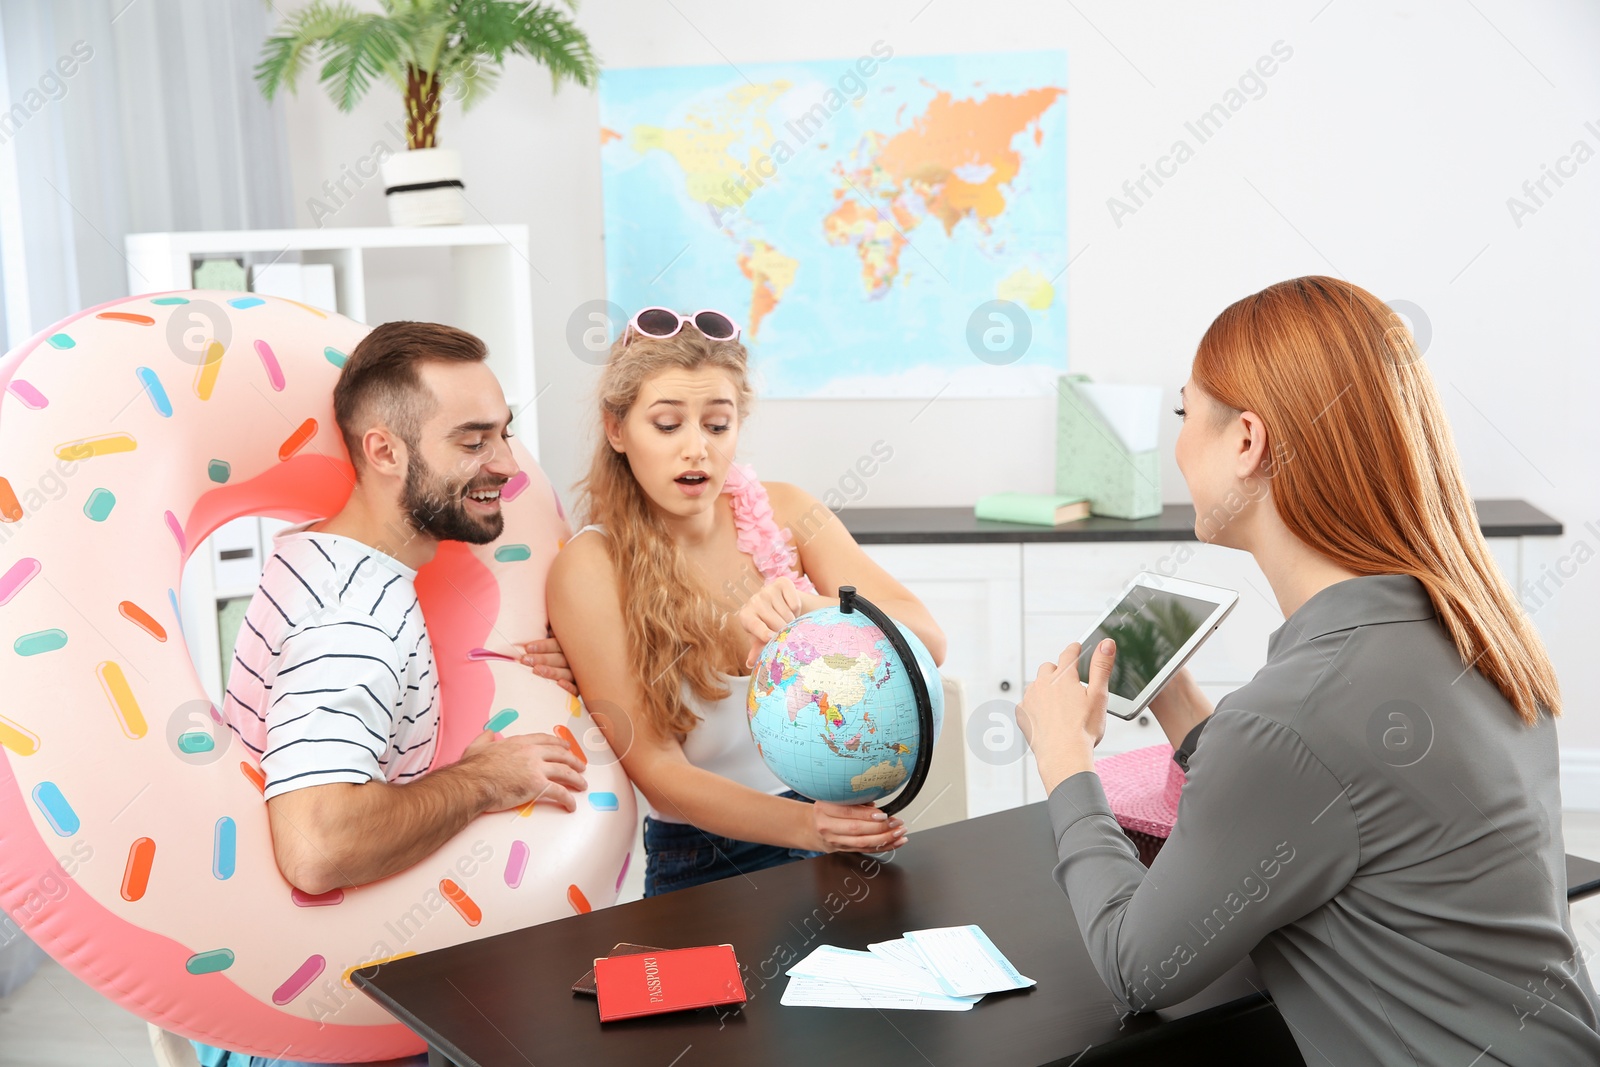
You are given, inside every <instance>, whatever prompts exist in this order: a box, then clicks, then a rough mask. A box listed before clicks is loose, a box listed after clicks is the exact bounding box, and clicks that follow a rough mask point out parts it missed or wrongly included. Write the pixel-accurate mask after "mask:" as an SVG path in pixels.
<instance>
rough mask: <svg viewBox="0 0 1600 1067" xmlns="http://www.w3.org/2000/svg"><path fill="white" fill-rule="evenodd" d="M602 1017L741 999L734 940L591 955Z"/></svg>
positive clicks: (633, 1015) (608, 1019)
mask: <svg viewBox="0 0 1600 1067" xmlns="http://www.w3.org/2000/svg"><path fill="white" fill-rule="evenodd" d="M594 982H595V988H596V991H597V992H598V994H599V999H600V1021H601V1022H603V1023H606V1022H611V1021H612V1020H614V1019H633V1018H637V1017H639V1016H641V1015H658V1014H660V1013H662V1012H667V1011H687V1010H689V1009H691V1008H712V1007H721V1006H724V1005H729V1004H743V1003H744V1002H745V994H744V980H743V979H742V978H741V977H740V976H739V961H738V960H737V959H736V958H735V957H734V955H733V946H732V945H705V946H702V947H700V948H674V949H667V950H666V951H664V952H640V953H637V954H635V955H631V956H606V957H603V958H601V959H597V960H595V961H594Z"/></svg>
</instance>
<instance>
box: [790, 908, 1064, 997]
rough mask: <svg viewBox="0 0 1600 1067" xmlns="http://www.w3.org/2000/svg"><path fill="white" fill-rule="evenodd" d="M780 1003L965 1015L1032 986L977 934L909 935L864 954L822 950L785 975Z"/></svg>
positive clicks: (973, 930) (960, 929)
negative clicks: (991, 998)
mask: <svg viewBox="0 0 1600 1067" xmlns="http://www.w3.org/2000/svg"><path fill="white" fill-rule="evenodd" d="M787 973H788V975H789V985H788V987H787V988H785V989H784V991H783V1003H784V1004H788V1005H798V1006H807V1007H816V1008H910V1009H918V1010H923V1011H966V1010H967V1009H969V1008H971V1007H972V1006H973V1005H974V1004H976V1003H977V1002H978V1001H980V1000H982V999H983V995H984V994H985V993H998V992H1000V991H1002V990H1006V989H1025V988H1027V987H1028V986H1031V985H1033V984H1034V981H1033V979H1032V978H1027V977H1024V976H1023V975H1021V974H1019V973H1018V972H1017V969H1016V968H1015V967H1013V966H1012V965H1011V961H1010V960H1008V959H1006V958H1005V955H1004V954H1003V953H1001V951H1000V950H999V949H998V948H995V946H994V942H992V941H990V940H989V937H988V935H987V934H985V933H984V932H983V931H982V930H980V929H979V928H978V927H976V926H945V927H940V928H938V929H933V930H912V931H910V932H909V933H907V934H906V935H905V936H904V937H899V938H896V939H895V940H893V941H880V942H879V943H878V944H875V945H868V946H867V951H865V952H862V951H859V950H856V949H848V948H836V947H834V946H832V945H819V946H818V947H817V948H816V949H815V950H813V951H812V953H811V954H810V955H809V956H807V957H806V958H805V959H803V960H801V961H800V962H799V963H796V964H795V965H794V966H793V967H791V968H789V970H788V972H787Z"/></svg>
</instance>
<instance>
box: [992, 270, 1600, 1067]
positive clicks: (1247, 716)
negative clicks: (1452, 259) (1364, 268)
mask: <svg viewBox="0 0 1600 1067" xmlns="http://www.w3.org/2000/svg"><path fill="white" fill-rule="evenodd" d="M1178 414H1179V415H1180V416H1182V417H1183V420H1184V422H1183V429H1182V431H1181V432H1180V433H1179V435H1178V444H1177V460H1178V466H1179V468H1180V469H1181V470H1182V472H1183V476H1184V479H1185V480H1186V481H1187V482H1188V484H1189V491H1190V494H1191V495H1192V496H1193V498H1194V502H1195V510H1196V514H1197V520H1196V527H1195V533H1196V536H1198V537H1199V538H1200V539H1201V540H1202V541H1208V542H1210V543H1213V544H1220V545H1226V546H1229V547H1231V548H1237V549H1240V550H1242V551H1246V552H1249V553H1251V554H1252V555H1253V556H1254V557H1255V560H1256V562H1257V563H1258V564H1260V566H1261V570H1262V573H1263V574H1265V575H1266V578H1267V581H1268V582H1269V583H1270V584H1271V586H1272V592H1273V594H1274V595H1275V596H1276V598H1277V601H1278V605H1279V606H1280V607H1281V608H1282V610H1283V614H1284V617H1285V621H1284V624H1283V626H1282V627H1281V628H1279V629H1278V630H1277V631H1276V632H1274V633H1273V635H1272V638H1271V640H1270V641H1269V643H1268V646H1267V663H1266V666H1264V667H1263V668H1262V669H1261V670H1260V671H1259V672H1258V673H1257V674H1256V676H1255V678H1254V679H1252V680H1251V681H1250V682H1249V683H1248V684H1247V685H1245V686H1244V687H1243V688H1242V689H1239V690H1237V691H1236V692H1234V693H1231V694H1229V695H1228V696H1226V697H1224V698H1223V699H1222V700H1221V702H1220V703H1219V704H1218V705H1217V706H1216V708H1215V709H1213V708H1212V707H1211V706H1210V705H1209V703H1208V702H1207V701H1206V699H1205V697H1203V696H1202V695H1201V694H1200V691H1199V689H1198V688H1197V687H1196V686H1195V685H1194V684H1193V682H1192V680H1190V679H1188V678H1187V677H1182V676H1180V679H1179V681H1178V683H1177V684H1176V685H1174V686H1172V687H1170V688H1169V690H1168V691H1167V692H1165V693H1163V694H1162V695H1161V696H1160V697H1159V698H1158V699H1157V703H1156V705H1155V707H1154V711H1155V715H1156V718H1157V719H1158V720H1159V721H1160V723H1161V725H1162V727H1163V729H1164V730H1165V731H1166V734H1167V736H1168V738H1169V739H1170V740H1171V741H1172V745H1173V748H1174V749H1175V750H1176V755H1175V758H1176V759H1177V760H1178V762H1179V763H1180V765H1186V768H1187V772H1188V781H1187V782H1186V784H1185V786H1184V789H1183V794H1182V800H1181V803H1180V806H1179V809H1178V818H1177V822H1176V824H1175V825H1174V827H1173V832H1172V836H1171V837H1170V838H1169V839H1168V840H1167V843H1166V844H1165V845H1164V846H1163V847H1162V849H1161V851H1160V853H1159V854H1158V855H1157V856H1156V858H1155V861H1154V863H1153V864H1152V865H1151V866H1150V869H1149V870H1148V871H1146V870H1145V868H1144V867H1143V866H1142V865H1141V864H1140V863H1139V861H1138V859H1137V858H1136V856H1135V852H1134V848H1133V845H1132V844H1131V843H1130V842H1129V841H1128V839H1127V838H1126V837H1125V836H1124V835H1123V834H1122V833H1121V832H1120V831H1119V830H1118V828H1117V824H1116V822H1115V820H1114V819H1113V818H1112V817H1111V812H1110V809H1109V808H1108V807H1107V806H1106V799H1105V794H1104V791H1103V790H1102V788H1101V785H1100V780H1099V778H1098V777H1097V776H1096V775H1095V772H1094V770H1093V768H1092V765H1091V753H1092V750H1093V748H1094V746H1095V744H1096V743H1097V742H1098V741H1099V739H1100V737H1101V735H1102V734H1103V732H1104V730H1105V705H1106V682H1107V679H1108V678H1109V676H1110V671H1111V665H1112V662H1113V661H1114V659H1115V655H1116V651H1115V648H1114V647H1111V645H1112V643H1111V642H1110V641H1104V642H1101V645H1102V646H1105V647H1099V648H1096V649H1089V650H1080V649H1079V648H1078V646H1077V645H1069V646H1068V647H1067V649H1066V651H1065V652H1064V653H1063V654H1062V656H1061V659H1060V660H1059V661H1058V662H1057V663H1047V664H1045V665H1044V666H1042V667H1040V668H1039V673H1038V678H1037V679H1036V680H1035V681H1034V682H1033V683H1032V684H1031V685H1029V686H1028V689H1027V692H1026V693H1025V694H1024V696H1023V710H1022V711H1021V712H1020V713H1019V716H1018V719H1019V722H1020V723H1021V725H1022V726H1023V729H1024V732H1025V733H1026V734H1027V736H1028V739H1029V743H1030V744H1031V745H1032V746H1033V749H1034V752H1035V753H1036V754H1037V756H1038V761H1039V774H1040V777H1041V778H1042V779H1043V780H1044V786H1045V788H1046V790H1047V791H1048V792H1049V797H1050V800H1049V808H1050V817H1051V820H1052V822H1053V823H1054V824H1055V832H1056V837H1057V840H1058V842H1059V856H1060V864H1059V866H1057V868H1056V879H1057V881H1059V882H1060V883H1061V887H1062V889H1063V890H1064V891H1065V892H1066V894H1067V897H1068V898H1069V899H1070V901H1071V903H1072V909H1073V912H1074V913H1075V914H1076V915H1077V918H1078V925H1079V927H1080V929H1081V930H1082V933H1083V936H1084V939H1085V941H1086V942H1087V943H1088V945H1089V950H1090V955H1091V957H1092V958H1093V959H1094V961H1095V966H1096V967H1097V968H1098V970H1099V972H1100V975H1101V977H1102V978H1104V979H1105V981H1106V984H1107V986H1109V987H1110V989H1111V991H1112V993H1113V994H1114V995H1115V997H1116V998H1117V1000H1118V1001H1119V1002H1120V1003H1121V1004H1122V1005H1123V1006H1124V1007H1126V1008H1127V1009H1129V1010H1132V1011H1148V1010H1154V1009H1157V1008H1161V1007H1164V1006H1166V1005H1169V1004H1173V1003H1176V1002H1178V1001H1181V1000H1183V999H1184V998H1186V997H1188V996H1190V995H1191V994H1193V993H1195V992H1198V991H1199V990H1200V989H1201V988H1203V987H1204V986H1205V985H1206V984H1207V983H1209V982H1211V981H1212V980H1213V979H1214V978H1216V977H1217V976H1218V975H1219V974H1221V973H1222V972H1223V971H1225V970H1227V969H1228V968H1229V967H1231V966H1233V965H1234V964H1235V963H1236V962H1238V961H1239V960H1240V959H1241V958H1243V957H1244V956H1245V955H1247V954H1248V955H1249V956H1250V958H1251V959H1252V960H1253V961H1254V962H1255V965H1256V968H1257V969H1258V970H1259V971H1260V973H1261V977H1262V979H1263V980H1264V982H1265V984H1266V986H1267V989H1268V991H1270V992H1271V994H1272V997H1273V1000H1274V1001H1275V1002H1276V1004H1277V1006H1278V1009H1279V1011H1281V1012H1282V1013H1283V1017H1284V1019H1285V1020H1286V1021H1287V1022H1288V1023H1289V1028H1290V1030H1291V1031H1292V1032H1293V1034H1294V1037H1295V1040H1296V1042H1297V1043H1298V1044H1299V1046H1300V1051H1301V1053H1302V1055H1303V1057H1304V1059H1305V1061H1306V1062H1307V1063H1318V1064H1320V1063H1333V1064H1357V1063H1359V1064H1366V1063H1385V1064H1389V1063H1405V1064H1441V1065H1443V1064H1450V1065H1454V1067H1464V1065H1466V1064H1472V1063H1476V1064H1488V1063H1498V1064H1529V1065H1548V1064H1557V1063H1560V1064H1569V1063H1570V1064H1578V1063H1588V1064H1592V1063H1600V1034H1597V1033H1596V1003H1595V990H1594V986H1593V984H1592V983H1591V981H1590V978H1589V973H1588V970H1587V968H1586V967H1585V965H1584V960H1583V957H1582V955H1581V953H1580V948H1579V945H1578V941H1577V939H1576V937H1575V936H1574V935H1573V930H1572V923H1571V920H1570V918H1569V915H1568V911H1567V902H1566V896H1565V889H1566V871H1565V863H1564V850H1563V847H1562V840H1561V794H1560V786H1559V778H1558V773H1557V750H1556V728H1555V721H1554V719H1555V716H1556V715H1558V714H1560V712H1561V694H1560V691H1559V689H1558V687H1557V684H1556V676H1555V671H1554V670H1553V669H1552V668H1551V665H1550V659H1549V657H1548V656H1547V655H1546V654H1545V650H1544V645H1543V644H1542V643H1541V642H1540V640H1539V635H1538V633H1537V632H1536V631H1535V630H1534V628H1533V626H1532V624H1531V623H1530V622H1529V621H1528V618H1527V617H1526V616H1525V615H1524V614H1523V612H1522V609H1521V608H1520V607H1519V606H1518V604H1517V601H1516V597H1515V596H1514V595H1513V593H1512V590H1511V587H1510V586H1509V585H1508V584H1507V582H1506V580H1505V578H1503V577H1502V576H1501V574H1500V571H1499V569H1498V568H1497V567H1496V566H1495V562H1494V559H1493V557H1492V556H1490V554H1489V550H1488V548H1487V547H1486V546H1485V544H1484V541H1483V535H1482V533H1481V532H1480V530H1479V528H1478V522H1477V516H1476V515H1475V513H1474V511H1473V506H1472V498H1471V497H1470V496H1469V495H1468V493H1467V487H1466V484H1465V483H1464V482H1463V480H1462V477H1461V470H1460V466H1459V464H1458V462H1457V459H1456V451H1455V446H1454V444H1453V443H1452V441H1451V436H1450V428H1449V425H1448V424H1447V423H1446V421H1445V418H1444V412H1443V409H1442V408H1441V406H1440V404H1439V399H1438V396H1437V395H1436V394H1435V392H1434V387H1433V383H1432V381H1431V379H1430V376H1429V374H1428V370H1427V368H1426V366H1425V365H1424V364H1423V362H1422V360H1421V357H1420V354H1419V353H1418V352H1417V350H1416V348H1415V345H1414V342H1413V341H1412V338H1411V336H1410V334H1409V332H1408V331H1407V330H1406V329H1405V327H1404V325H1402V324H1401V323H1400V321H1399V319H1398V318H1397V317H1396V316H1395V315H1394V313H1393V312H1391V311H1390V310H1389V308H1388V307H1386V306H1385V305H1384V304H1383V302H1382V301H1380V300H1378V299H1377V298H1376V297H1374V296H1373V295H1372V294H1371V293H1368V292H1366V291H1365V290H1363V289H1359V288H1357V287H1356V286H1354V285H1351V284H1349V283H1348V282H1343V281H1339V280H1337V279H1334V278H1318V277H1313V278H1297V279H1294V280H1293V281H1287V282H1282V283H1280V284H1278V285H1274V286H1271V287H1270V288H1267V289H1265V290H1263V291H1261V292H1259V293H1256V294H1255V295H1254V296H1249V297H1246V298H1245V299H1243V300H1241V301H1239V302H1238V303H1236V304H1234V305H1233V306H1232V307H1229V308H1228V309H1227V310H1226V311H1224V312H1223V313H1222V314H1221V315H1220V316H1218V317H1217V320H1216V321H1215V322H1214V323H1212V325H1211V328H1210V329H1209V330H1208V331H1207V332H1206V335H1205V337H1204V338H1202V340H1201V341H1200V348H1199V351H1198V353H1197V354H1196V355H1195V358H1194V365H1193V367H1192V369H1191V372H1190V377H1189V382H1188V384H1187V385H1186V386H1185V388H1184V389H1183V406H1182V408H1181V409H1179V412H1178ZM1245 595H1246V596H1249V595H1253V594H1251V593H1249V592H1248V591H1247V592H1246V593H1245ZM1081 653H1087V655H1085V656H1083V660H1084V665H1085V666H1086V667H1087V677H1088V685H1087V687H1086V686H1085V685H1084V684H1082V683H1081V682H1080V681H1079V678H1080V674H1079V664H1080V654H1081Z"/></svg>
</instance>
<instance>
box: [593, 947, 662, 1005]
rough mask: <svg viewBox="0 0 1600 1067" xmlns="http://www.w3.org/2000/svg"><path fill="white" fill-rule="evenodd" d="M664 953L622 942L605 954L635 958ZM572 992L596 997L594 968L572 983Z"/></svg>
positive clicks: (660, 949) (660, 950)
mask: <svg viewBox="0 0 1600 1067" xmlns="http://www.w3.org/2000/svg"><path fill="white" fill-rule="evenodd" d="M665 951H666V950H665V949H662V948H657V947H656V946H654V945H630V944H628V943H627V942H626V941H623V942H621V943H620V944H616V945H613V946H611V951H610V952H608V953H606V955H607V956H636V955H638V954H639V953H641V952H665ZM572 991H573V992H574V993H582V994H583V995H584V996H586V997H592V996H595V995H596V993H595V988H594V968H593V967H591V968H589V971H588V973H587V974H585V975H584V976H583V977H582V978H580V979H578V980H577V981H576V982H574V983H572Z"/></svg>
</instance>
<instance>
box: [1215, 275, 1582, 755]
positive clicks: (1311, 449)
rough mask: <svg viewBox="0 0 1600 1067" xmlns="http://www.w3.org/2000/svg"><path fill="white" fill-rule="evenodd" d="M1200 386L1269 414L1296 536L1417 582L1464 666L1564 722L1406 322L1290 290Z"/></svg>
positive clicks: (1254, 311) (1223, 326)
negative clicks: (1469, 491) (1487, 539)
mask: <svg viewBox="0 0 1600 1067" xmlns="http://www.w3.org/2000/svg"><path fill="white" fill-rule="evenodd" d="M1191 373H1192V376H1193V380H1194V381H1195V383H1196V384H1198V385H1199V386H1200V387H1201V389H1203V390H1204V391H1205V392H1206V393H1208V394H1209V395H1210V396H1212V397H1213V398H1215V399H1216V400H1218V401H1220V402H1221V403H1222V404H1224V405H1226V406H1227V407H1229V408H1232V409H1233V410H1234V411H1235V412H1238V411H1244V410H1246V409H1248V410H1250V411H1254V412H1255V413H1257V414H1258V415H1260V416H1261V418H1262V420H1263V421H1264V422H1265V424H1266V427H1267V432H1268V435H1269V441H1270V442H1271V448H1272V453H1273V459H1272V460H1271V461H1270V463H1269V465H1268V469H1267V470H1266V472H1265V473H1266V475H1267V476H1268V477H1270V478H1271V479H1272V481H1271V486H1272V501H1273V505H1274V507H1275V508H1276V509H1277V513H1278V516H1279V517H1280V518H1281V519H1282V520H1283V523H1284V525H1285V526H1287V527H1288V528H1289V530H1290V532H1292V533H1293V534H1294V535H1295V536H1296V537H1298V538H1299V539H1300V540H1301V541H1303V542H1305V543H1306V544H1307V545H1309V546H1311V547H1312V548H1313V549H1315V550H1316V551H1317V552H1319V553H1321V554H1322V555H1324V556H1327V557H1328V558H1329V559H1331V560H1333V561H1334V562H1335V563H1338V564H1339V565H1340V566H1342V567H1345V568H1347V569H1349V570H1352V571H1355V572H1356V573H1357V574H1409V575H1412V576H1413V577H1415V578H1417V579H1418V580H1419V581H1421V582H1422V584H1423V585H1424V586H1425V587H1426V588H1427V590H1428V596H1429V598H1430V599H1431V600H1432V601H1433V606H1434V610H1435V611H1436V612H1437V613H1438V616H1439V619H1440V621H1441V622H1442V623H1443V624H1444V628H1445V630H1446V631H1448V633H1449V635H1450V639H1451V641H1452V642H1454V644H1455V646H1456V649H1457V651H1458V652H1459V653H1460V656H1461V662H1462V664H1463V666H1464V667H1465V668H1471V667H1476V668H1477V669H1478V671H1480V672H1481V673H1482V674H1483V676H1484V677H1485V678H1487V679H1488V680H1489V681H1490V682H1492V683H1493V684H1494V685H1495V687H1496V688H1497V689H1499V690H1500V692H1501V693H1502V694H1503V695H1504V696H1505V698H1506V700H1507V701H1509V702H1510V703H1511V705H1512V707H1514V708H1515V709H1516V712H1517V715H1518V716H1519V717H1520V718H1521V719H1522V721H1523V722H1525V723H1527V724H1529V725H1532V724H1533V723H1535V722H1536V721H1537V720H1538V716H1539V711H1540V709H1541V708H1542V709H1544V710H1546V711H1548V712H1549V713H1550V714H1551V715H1559V714H1561V693H1560V687H1559V685H1558V683H1557V681H1556V675H1555V669H1554V667H1553V666H1552V665H1551V663H1550V657H1549V655H1548V654H1547V653H1546V651H1545V647H1544V642H1543V641H1541V640H1540V638H1539V634H1538V632H1537V631H1536V630H1534V628H1533V625H1532V623H1530V622H1529V621H1528V618H1527V616H1526V614H1525V613H1524V612H1523V611H1522V608H1521V606H1520V605H1519V604H1518V603H1517V600H1516V596H1515V594H1514V593H1513V591H1512V589H1511V586H1510V584H1509V583H1507V581H1506V580H1505V577H1504V576H1503V575H1502V574H1501V573H1500V568H1499V567H1498V566H1496V564H1495V561H1494V558H1493V557H1492V556H1491V555H1490V554H1489V547H1488V545H1487V544H1485V543H1484V539H1483V533H1482V530H1481V529H1480V528H1479V526H1478V516H1477V512H1476V510H1475V508H1474V507H1473V503H1472V498H1471V497H1470V496H1468V494H1467V488H1466V484H1465V482H1464V481H1463V480H1462V477H1461V468H1460V462H1459V460H1458V458H1457V455H1456V448H1455V442H1454V440H1453V439H1452V437H1451V434H1450V426H1449V424H1448V423H1447V422H1446V420H1445V416H1444V411H1443V409H1442V408H1441V407H1440V404H1439V397H1438V394H1437V393H1436V392H1435V391H1434V387H1433V379H1432V376H1431V375H1430V374H1429V372H1428V369H1427V366H1426V365H1425V364H1424V363H1423V362H1422V356H1421V353H1420V352H1418V351H1417V347H1416V342H1415V340H1414V338H1413V337H1412V336H1411V332H1410V331H1409V330H1408V329H1407V328H1406V326H1405V324H1404V322H1403V321H1402V320H1401V319H1400V317H1399V316H1398V315H1396V314H1395V313H1394V312H1393V311H1392V310H1390V308H1389V307H1388V306H1387V305H1386V304H1384V303H1383V301H1381V300H1379V299H1378V298H1377V297H1375V296H1373V295H1372V294H1371V293H1369V292H1367V291H1366V290H1365V289H1361V288H1359V287H1357V286H1354V285H1351V284H1350V283H1348V282H1344V281H1340V280H1339V279H1337V278H1326V277H1306V278H1294V279H1292V280H1290V281H1286V282H1279V283H1278V284H1277V285H1273V286H1269V287H1268V288H1266V289H1263V290H1262V291H1261V292H1259V293H1256V294H1255V295H1253V296H1247V297H1245V298H1244V299H1243V300H1240V301H1239V302H1238V303H1236V304H1234V305H1232V306H1231V307H1229V308H1228V309H1227V310H1225V311H1224V312H1223V313H1222V314H1221V315H1218V316H1217V319H1216V321H1215V322H1213V323H1212V324H1211V328H1210V329H1208V330H1207V331H1206V334H1205V337H1203V338H1202V339H1201V341H1200V348H1199V351H1198V352H1197V353H1196V354H1195V358H1194V367H1193V370H1192V372H1191Z"/></svg>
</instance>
